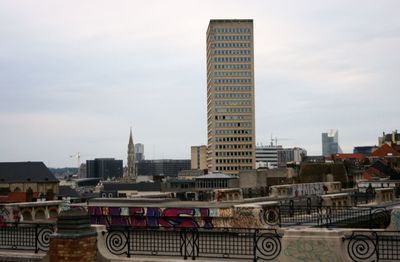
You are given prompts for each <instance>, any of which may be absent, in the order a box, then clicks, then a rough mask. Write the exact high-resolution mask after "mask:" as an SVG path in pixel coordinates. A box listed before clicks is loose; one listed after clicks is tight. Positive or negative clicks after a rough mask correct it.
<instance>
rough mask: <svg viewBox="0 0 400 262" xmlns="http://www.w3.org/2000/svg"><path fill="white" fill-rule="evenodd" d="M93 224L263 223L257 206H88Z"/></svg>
mask: <svg viewBox="0 0 400 262" xmlns="http://www.w3.org/2000/svg"><path fill="white" fill-rule="evenodd" d="M88 211H89V214H90V217H91V223H92V224H103V225H107V226H110V225H114V226H116V225H117V226H131V227H140V228H141V227H145V228H158V227H164V228H215V227H251V228H254V227H260V226H261V222H260V215H259V213H260V211H259V210H255V209H254V208H239V209H236V208H233V207H230V208H159V207H93V206H92V207H88Z"/></svg>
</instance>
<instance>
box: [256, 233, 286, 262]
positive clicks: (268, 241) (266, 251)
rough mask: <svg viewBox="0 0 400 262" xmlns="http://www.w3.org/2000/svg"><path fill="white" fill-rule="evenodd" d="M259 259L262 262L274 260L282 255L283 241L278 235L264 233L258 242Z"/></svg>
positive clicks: (258, 238)
mask: <svg viewBox="0 0 400 262" xmlns="http://www.w3.org/2000/svg"><path fill="white" fill-rule="evenodd" d="M256 248H257V259H258V260H260V261H268V260H274V259H275V258H277V257H278V256H279V254H280V253H281V248H282V247H281V241H280V239H279V236H278V235H277V234H273V233H262V234H260V235H259V236H258V237H257V242H256Z"/></svg>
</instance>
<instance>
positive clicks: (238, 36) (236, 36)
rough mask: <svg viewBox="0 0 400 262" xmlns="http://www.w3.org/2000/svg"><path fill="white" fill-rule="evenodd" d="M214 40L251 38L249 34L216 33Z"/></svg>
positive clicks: (243, 39)
mask: <svg viewBox="0 0 400 262" xmlns="http://www.w3.org/2000/svg"><path fill="white" fill-rule="evenodd" d="M214 40H216V41H246V40H251V36H249V35H215V36H214Z"/></svg>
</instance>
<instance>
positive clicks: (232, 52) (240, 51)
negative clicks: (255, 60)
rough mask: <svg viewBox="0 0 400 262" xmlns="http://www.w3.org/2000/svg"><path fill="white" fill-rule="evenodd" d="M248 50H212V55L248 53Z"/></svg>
mask: <svg viewBox="0 0 400 262" xmlns="http://www.w3.org/2000/svg"><path fill="white" fill-rule="evenodd" d="M250 52H251V51H250V50H214V55H250Z"/></svg>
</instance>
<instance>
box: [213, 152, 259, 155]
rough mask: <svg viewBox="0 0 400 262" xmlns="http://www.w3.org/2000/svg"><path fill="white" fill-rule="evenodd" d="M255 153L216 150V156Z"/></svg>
mask: <svg viewBox="0 0 400 262" xmlns="http://www.w3.org/2000/svg"><path fill="white" fill-rule="evenodd" d="M252 154H253V152H251V151H245V152H243V151H239V152H238V151H228V152H225V151H217V152H215V155H216V156H251V155H252Z"/></svg>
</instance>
